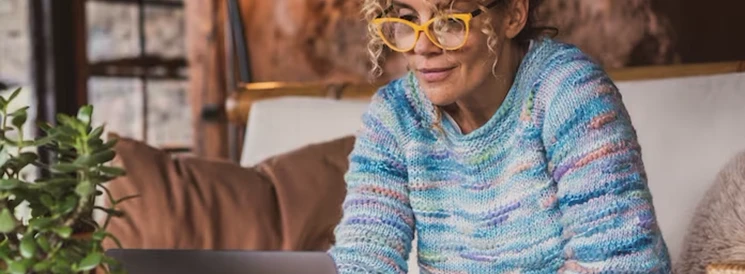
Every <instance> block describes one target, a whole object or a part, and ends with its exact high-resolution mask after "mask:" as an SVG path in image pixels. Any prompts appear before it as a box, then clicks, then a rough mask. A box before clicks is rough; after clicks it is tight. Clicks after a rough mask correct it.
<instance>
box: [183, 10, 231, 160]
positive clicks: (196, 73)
mask: <svg viewBox="0 0 745 274" xmlns="http://www.w3.org/2000/svg"><path fill="white" fill-rule="evenodd" d="M225 2H226V1H221V0H200V1H184V9H185V18H186V20H185V21H186V45H187V60H188V63H189V87H188V89H189V98H190V103H191V108H192V117H193V119H192V120H193V130H194V150H193V153H194V154H195V155H198V156H202V157H211V158H227V157H228V144H227V140H228V132H227V126H228V124H227V121H226V120H225V119H224V118H222V117H221V116H220V117H215V118H216V119H209V120H208V119H204V117H203V115H202V113H203V108H204V107H205V106H210V105H214V106H220V105H222V104H223V102H225V99H226V95H227V88H226V81H225V77H226V75H225V71H226V66H225V59H224V56H225V55H224V54H225V52H224V51H225V44H224V43H225V25H224V24H225V20H224V18H226V17H225V14H226V12H225V10H226V4H225Z"/></svg>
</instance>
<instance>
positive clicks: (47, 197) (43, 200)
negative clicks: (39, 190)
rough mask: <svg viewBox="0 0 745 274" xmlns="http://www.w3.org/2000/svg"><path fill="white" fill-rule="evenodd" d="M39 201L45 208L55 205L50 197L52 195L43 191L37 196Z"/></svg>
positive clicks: (51, 207)
mask: <svg viewBox="0 0 745 274" xmlns="http://www.w3.org/2000/svg"><path fill="white" fill-rule="evenodd" d="M39 201H40V202H41V204H42V205H44V206H46V207H47V208H50V209H53V208H55V207H56V205H55V203H54V197H52V195H49V194H46V193H44V194H42V195H41V197H39Z"/></svg>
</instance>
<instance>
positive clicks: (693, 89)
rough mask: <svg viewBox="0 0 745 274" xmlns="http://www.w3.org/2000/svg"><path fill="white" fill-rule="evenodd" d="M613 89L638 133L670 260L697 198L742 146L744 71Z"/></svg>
mask: <svg viewBox="0 0 745 274" xmlns="http://www.w3.org/2000/svg"><path fill="white" fill-rule="evenodd" d="M618 87H619V89H620V91H621V94H622V96H623V101H624V103H625V105H626V107H627V108H628V110H629V114H630V115H631V120H632V123H633V125H634V127H635V128H636V130H637V133H638V135H639V142H640V145H641V148H642V158H643V160H644V164H645V168H646V171H647V175H648V181H649V187H650V189H651V192H652V196H653V199H654V205H655V207H656V210H657V218H658V221H659V223H660V228H661V229H662V234H663V237H664V238H665V241H666V243H667V245H668V247H669V250H670V255H671V257H672V260H673V261H674V262H675V261H676V260H677V259H678V256H679V253H680V251H681V248H682V243H683V238H684V236H685V233H686V229H687V227H688V224H689V222H690V220H691V218H692V216H693V213H694V210H695V208H696V205H697V204H698V202H699V200H701V198H702V197H703V195H704V193H705V192H706V190H707V189H708V188H709V186H710V185H711V183H712V182H713V181H714V179H715V178H716V174H717V172H719V170H721V169H722V167H723V166H724V165H725V163H726V162H727V161H728V160H729V159H731V158H732V157H734V155H735V154H736V153H737V152H738V151H742V150H743V149H745V74H743V73H740V74H729V75H717V76H703V77H690V78H678V79H664V80H654V81H635V82H620V83H618ZM743 199H745V197H743Z"/></svg>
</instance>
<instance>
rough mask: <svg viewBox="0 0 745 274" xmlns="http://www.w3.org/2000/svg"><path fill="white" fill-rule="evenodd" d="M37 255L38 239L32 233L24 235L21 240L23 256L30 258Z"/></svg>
mask: <svg viewBox="0 0 745 274" xmlns="http://www.w3.org/2000/svg"><path fill="white" fill-rule="evenodd" d="M34 255H36V241H34V237H32V236H31V235H28V236H25V237H23V239H22V240H21V256H22V257H24V258H26V259H30V258H33V257H34Z"/></svg>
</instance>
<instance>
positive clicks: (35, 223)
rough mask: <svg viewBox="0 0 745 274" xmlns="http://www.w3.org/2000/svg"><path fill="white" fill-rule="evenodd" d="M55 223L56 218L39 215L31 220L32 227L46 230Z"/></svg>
mask: <svg viewBox="0 0 745 274" xmlns="http://www.w3.org/2000/svg"><path fill="white" fill-rule="evenodd" d="M52 224H54V219H52V218H48V217H39V218H35V219H32V220H31V221H29V225H30V226H31V228H33V229H36V230H46V229H47V228H49V227H50V226H52Z"/></svg>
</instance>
